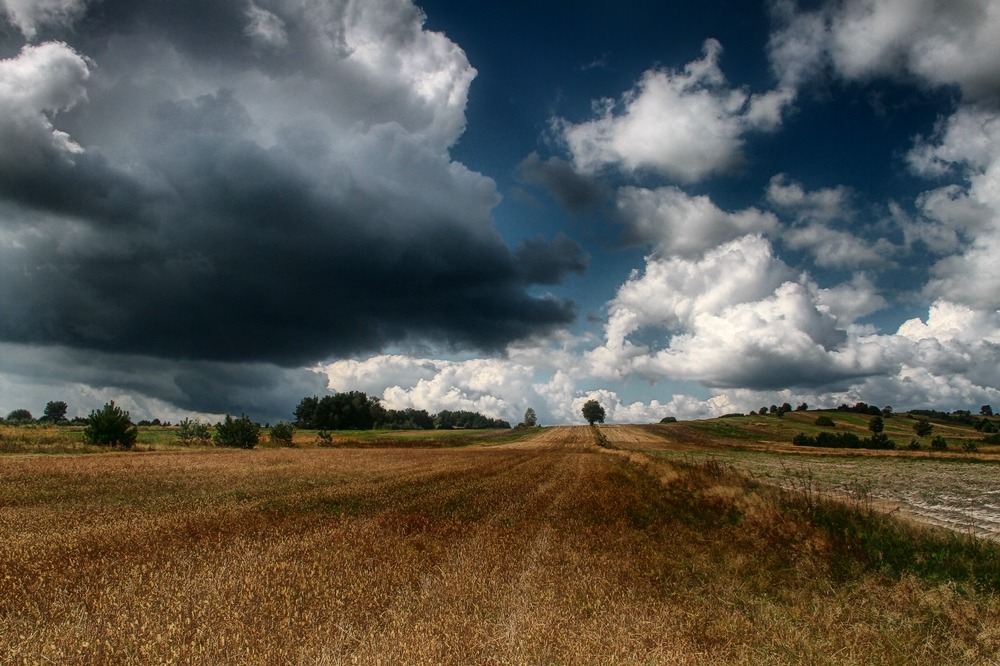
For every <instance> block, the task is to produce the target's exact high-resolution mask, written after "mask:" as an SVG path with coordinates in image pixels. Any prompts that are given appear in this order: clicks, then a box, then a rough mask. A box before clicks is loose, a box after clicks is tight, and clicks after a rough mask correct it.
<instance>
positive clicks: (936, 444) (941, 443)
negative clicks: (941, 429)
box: [931, 435, 948, 451]
mask: <svg viewBox="0 0 1000 666" xmlns="http://www.w3.org/2000/svg"><path fill="white" fill-rule="evenodd" d="M931 449H932V450H934V451H947V450H948V442H947V441H945V438H944V437H942V436H941V435H938V436H937V437H935V438H934V439H932V440H931Z"/></svg>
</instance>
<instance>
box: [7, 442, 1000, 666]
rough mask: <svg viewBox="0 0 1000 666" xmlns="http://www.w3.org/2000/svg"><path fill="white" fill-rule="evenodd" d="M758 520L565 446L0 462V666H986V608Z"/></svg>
mask: <svg viewBox="0 0 1000 666" xmlns="http://www.w3.org/2000/svg"><path fill="white" fill-rule="evenodd" d="M781 497H782V496H781V495H780V494H776V493H775V492H772V491H771V490H769V489H767V488H763V487H757V486H755V485H754V484H752V483H751V482H749V481H748V480H747V479H745V478H744V477H740V476H738V475H735V474H732V473H731V472H729V471H727V470H725V469H722V468H719V467H713V466H705V465H702V466H685V465H678V464H670V463H668V462H664V461H660V460H652V459H648V458H645V457H644V456H641V455H639V454H635V453H631V454H630V453H627V452H617V451H608V450H603V449H600V448H598V447H597V446H596V445H595V443H594V439H593V435H592V433H591V431H590V429H589V428H565V429H546V430H544V431H542V432H541V433H540V435H539V437H538V438H536V439H535V440H530V441H522V442H518V443H515V444H511V445H508V446H494V447H489V448H464V449H376V450H360V449H284V450H256V451H196V452H184V451H180V452H165V453H147V454H138V455H137V454H107V455H99V456H55V457H53V456H24V457H5V458H0V662H2V663H11V664H45V663H59V664H108V663H114V664H150V663H178V664H248V663H255V664H706V663H732V664H761V663H775V664H799V663H812V664H872V663H901V664H902V663H907V664H942V663H996V659H997V658H998V656H1000V631H998V611H1000V602H998V601H997V600H995V599H994V598H993V596H992V595H991V594H989V593H985V592H977V591H976V590H975V589H974V586H972V585H955V584H949V583H940V584H930V583H927V582H924V581H923V580H921V579H918V578H916V577H915V576H912V575H907V574H904V575H902V576H887V575H883V574H880V573H878V572H877V571H874V570H872V569H871V568H870V567H867V566H866V565H865V563H864V562H861V561H860V560H859V561H857V562H855V561H853V560H851V559H850V558H847V560H846V561H844V553H843V551H842V549H840V548H838V547H837V544H835V543H832V542H831V541H830V539H829V538H828V537H827V536H826V535H825V533H824V532H822V531H821V530H819V529H817V528H815V527H813V526H812V525H811V524H810V523H809V522H808V521H806V520H804V519H802V518H801V517H800V516H799V514H797V513H794V512H792V513H789V512H787V511H786V510H785V509H784V508H783V505H782V503H781V501H782V500H781Z"/></svg>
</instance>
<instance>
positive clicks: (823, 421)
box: [815, 414, 837, 428]
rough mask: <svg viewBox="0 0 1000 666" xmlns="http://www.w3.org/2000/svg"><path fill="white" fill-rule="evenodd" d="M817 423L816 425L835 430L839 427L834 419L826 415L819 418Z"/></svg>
mask: <svg viewBox="0 0 1000 666" xmlns="http://www.w3.org/2000/svg"><path fill="white" fill-rule="evenodd" d="M815 423H816V425H818V426H823V427H825V428H835V427H836V426H837V424H836V423H834V422H833V419H831V418H830V417H829V416H827V415H826V414H821V415H820V416H817V417H816V421H815Z"/></svg>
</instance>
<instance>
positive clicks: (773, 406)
mask: <svg viewBox="0 0 1000 666" xmlns="http://www.w3.org/2000/svg"><path fill="white" fill-rule="evenodd" d="M769 411H770V412H771V413H772V414H777V413H778V406H777V405H771V409H770V410H769Z"/></svg>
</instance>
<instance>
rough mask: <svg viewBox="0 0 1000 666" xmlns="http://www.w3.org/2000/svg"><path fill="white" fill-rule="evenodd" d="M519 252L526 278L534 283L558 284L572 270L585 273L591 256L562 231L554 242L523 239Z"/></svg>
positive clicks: (517, 251) (518, 256) (518, 257)
mask: <svg viewBox="0 0 1000 666" xmlns="http://www.w3.org/2000/svg"><path fill="white" fill-rule="evenodd" d="M516 255H517V259H518V262H519V263H520V265H521V268H522V269H523V271H524V274H525V280H527V281H528V282H531V283H534V284H557V283H559V282H562V280H563V279H564V278H565V277H566V275H567V274H568V273H579V274H583V273H584V272H585V271H586V270H587V262H588V259H589V257H588V256H587V253H585V252H584V251H583V249H582V248H581V247H580V246H579V245H578V244H577V243H576V242H574V241H573V240H571V239H570V238H569V237H567V236H566V235H565V234H559V235H558V236H556V237H555V239H554V240H553V241H552V242H549V241H546V240H545V239H544V238H541V237H539V238H535V239H533V240H525V241H522V242H521V244H520V245H518V246H517V250H516Z"/></svg>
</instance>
